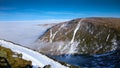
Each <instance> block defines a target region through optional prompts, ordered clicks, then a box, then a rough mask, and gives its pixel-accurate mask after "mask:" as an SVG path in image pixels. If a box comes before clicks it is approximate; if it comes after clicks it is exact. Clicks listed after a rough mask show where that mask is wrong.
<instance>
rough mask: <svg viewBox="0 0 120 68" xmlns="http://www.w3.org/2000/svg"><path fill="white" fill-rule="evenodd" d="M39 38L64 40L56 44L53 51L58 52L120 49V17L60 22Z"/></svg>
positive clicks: (99, 52) (90, 51)
mask: <svg viewBox="0 0 120 68" xmlns="http://www.w3.org/2000/svg"><path fill="white" fill-rule="evenodd" d="M39 40H42V41H45V42H50V43H56V42H63V43H64V44H60V45H58V46H57V45H55V47H56V49H53V52H57V53H58V52H62V53H79V54H101V53H104V52H108V51H112V50H116V49H120V18H100V17H91V18H84V19H82V18H78V19H74V20H71V21H67V22H63V23H59V24H57V25H55V26H53V27H52V28H50V29H48V30H47V31H46V32H45V33H44V34H43V35H42V36H40V38H39ZM50 46H52V45H50Z"/></svg>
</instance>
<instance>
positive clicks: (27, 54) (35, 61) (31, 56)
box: [0, 40, 67, 68]
mask: <svg viewBox="0 0 120 68" xmlns="http://www.w3.org/2000/svg"><path fill="white" fill-rule="evenodd" d="M0 45H1V46H3V47H6V48H10V49H11V50H12V51H14V52H18V53H22V54H23V59H26V60H30V61H32V65H33V68H38V67H44V66H45V65H48V64H50V65H51V66H52V68H58V67H59V68H67V67H66V66H64V65H61V64H60V63H58V62H56V61H54V60H52V59H50V58H48V57H47V56H45V55H42V54H41V53H38V52H36V51H33V50H30V49H28V48H25V47H22V46H19V45H16V44H13V43H11V42H8V41H5V40H0Z"/></svg>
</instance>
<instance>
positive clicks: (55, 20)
mask: <svg viewBox="0 0 120 68" xmlns="http://www.w3.org/2000/svg"><path fill="white" fill-rule="evenodd" d="M69 20H70V19H43V20H22V21H0V23H40V24H42V23H59V22H64V21H69Z"/></svg>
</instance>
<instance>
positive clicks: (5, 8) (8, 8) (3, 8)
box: [0, 7, 15, 10]
mask: <svg viewBox="0 0 120 68" xmlns="http://www.w3.org/2000/svg"><path fill="white" fill-rule="evenodd" d="M13 9H15V8H12V7H0V10H13Z"/></svg>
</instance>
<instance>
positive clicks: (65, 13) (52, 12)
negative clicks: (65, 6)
mask: <svg viewBox="0 0 120 68" xmlns="http://www.w3.org/2000/svg"><path fill="white" fill-rule="evenodd" d="M43 13H46V14H63V15H85V14H84V13H73V12H54V11H48V12H43Z"/></svg>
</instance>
